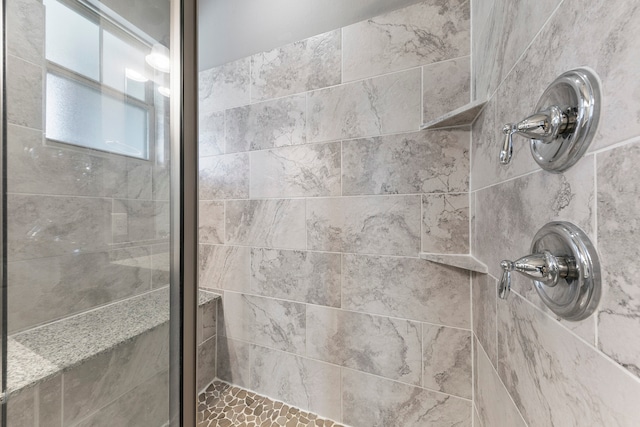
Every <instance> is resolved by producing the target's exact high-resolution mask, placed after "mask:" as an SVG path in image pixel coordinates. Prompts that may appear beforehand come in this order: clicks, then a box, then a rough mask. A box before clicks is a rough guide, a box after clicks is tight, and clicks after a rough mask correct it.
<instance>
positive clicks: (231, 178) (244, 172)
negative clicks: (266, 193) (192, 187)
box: [199, 153, 249, 200]
mask: <svg viewBox="0 0 640 427" xmlns="http://www.w3.org/2000/svg"><path fill="white" fill-rule="evenodd" d="M199 169H200V185H199V194H200V200H213V199H246V198H248V197H249V155H248V154H246V153H241V154H228V155H223V156H213V157H204V158H201V159H200V164H199Z"/></svg>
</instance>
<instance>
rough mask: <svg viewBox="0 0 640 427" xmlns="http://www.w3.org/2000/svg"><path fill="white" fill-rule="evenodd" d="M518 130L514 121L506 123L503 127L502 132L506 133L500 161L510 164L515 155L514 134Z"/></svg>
mask: <svg viewBox="0 0 640 427" xmlns="http://www.w3.org/2000/svg"><path fill="white" fill-rule="evenodd" d="M516 132H517V129H516V125H515V124H513V123H509V124H506V125H504V126H503V127H502V133H503V134H505V138H504V143H503V144H502V150H500V163H501V164H503V165H508V164H509V162H511V157H512V156H513V134H514V133H516Z"/></svg>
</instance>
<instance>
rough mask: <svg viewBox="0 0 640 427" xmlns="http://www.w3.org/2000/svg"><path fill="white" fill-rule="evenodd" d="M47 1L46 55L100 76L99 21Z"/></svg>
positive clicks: (56, 61)
mask: <svg viewBox="0 0 640 427" xmlns="http://www.w3.org/2000/svg"><path fill="white" fill-rule="evenodd" d="M44 5H45V7H46V56H47V59H48V60H49V61H52V62H55V63H56V64H59V65H62V66H63V67H66V68H69V69H70V70H73V71H75V72H77V73H79V74H82V75H85V76H87V77H89V78H92V79H94V80H100V28H99V27H98V25H97V24H96V23H94V22H91V21H90V20H89V19H87V18H85V17H84V16H82V15H80V14H78V13H77V12H75V11H73V10H71V9H69V8H68V7H66V6H64V5H62V4H60V3H59V2H57V1H55V0H45V1H44Z"/></svg>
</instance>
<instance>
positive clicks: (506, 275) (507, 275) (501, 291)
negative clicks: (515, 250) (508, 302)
mask: <svg viewBox="0 0 640 427" xmlns="http://www.w3.org/2000/svg"><path fill="white" fill-rule="evenodd" d="M500 267H502V278H501V279H500V287H499V288H498V296H499V297H500V298H501V299H507V297H508V296H509V292H511V272H512V271H513V263H512V262H511V261H507V260H504V261H502V262H501V263H500Z"/></svg>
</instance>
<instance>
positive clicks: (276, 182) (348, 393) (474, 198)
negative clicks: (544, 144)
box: [200, 0, 640, 426]
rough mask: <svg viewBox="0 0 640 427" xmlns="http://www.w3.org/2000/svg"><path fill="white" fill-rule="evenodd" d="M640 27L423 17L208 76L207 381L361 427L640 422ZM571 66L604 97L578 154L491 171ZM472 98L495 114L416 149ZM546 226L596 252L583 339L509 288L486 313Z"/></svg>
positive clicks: (613, 21) (615, 16)
mask: <svg viewBox="0 0 640 427" xmlns="http://www.w3.org/2000/svg"><path fill="white" fill-rule="evenodd" d="M599 20H602V21H603V22H599ZM470 21H473V25H470ZM639 22H640V8H639V7H638V6H637V5H635V4H633V3H632V2H625V1H616V2H614V3H611V2H603V1H590V2H587V3H586V4H585V3H578V2H576V1H570V0H564V1H560V0H547V1H545V2H543V4H542V5H540V4H538V3H536V5H535V7H534V4H533V3H532V2H516V3H511V2H507V1H504V0H478V1H475V2H472V5H471V6H470V5H469V4H468V3H466V2H448V3H446V4H445V3H443V2H435V1H426V2H421V3H417V4H415V5H412V6H409V7H406V8H404V9H399V10H397V11H394V12H391V13H387V14H385V15H382V16H378V17H375V18H372V19H370V20H367V21H363V22H360V23H356V24H354V25H350V26H347V27H344V28H342V29H339V30H335V31H330V32H328V33H325V34H321V35H318V36H315V37H311V38H309V39H305V40H302V41H299V42H296V43H293V44H291V45H287V46H283V47H280V48H277V49H274V50H272V51H268V52H262V53H258V54H255V55H252V56H251V57H248V58H243V59H240V60H237V61H234V62H231V63H228V64H224V65H222V66H219V67H216V68H213V69H208V70H204V71H201V73H200V96H201V98H200V106H201V117H200V124H201V130H200V136H201V137H200V149H201V151H200V156H201V170H200V176H201V188H200V198H201V202H200V203H201V204H200V209H201V223H200V236H201V237H200V243H201V247H200V284H201V286H202V287H205V288H209V289H214V290H216V291H218V292H221V293H222V294H223V295H224V297H223V303H222V305H221V307H220V308H219V314H220V321H219V323H218V327H219V330H218V349H217V364H216V370H217V371H216V374H217V376H218V378H221V379H222V380H225V381H228V382H230V383H233V384H236V385H238V386H241V387H246V388H248V389H251V390H254V391H257V392H258V393H262V394H266V395H268V396H270V397H273V398H275V399H279V400H282V401H284V402H285V403H287V404H290V405H294V406H298V407H301V408H303V409H306V410H310V411H313V412H316V413H318V414H321V415H322V416H325V417H328V418H331V419H334V420H337V421H339V422H343V423H345V424H348V425H354V426H360V425H367V426H369V425H385V426H387V425H402V426H409V425H446V426H450V425H471V424H472V423H473V424H474V425H475V426H480V425H482V426H517V425H522V426H525V425H531V426H533V425H541V426H548V425H556V426H559V425H562V426H565V425H635V424H637V423H638V422H640V419H639V418H638V416H637V411H636V410H634V404H635V403H636V402H637V396H638V395H639V393H640V382H639V381H638V378H637V376H638V372H639V370H638V368H637V366H638V365H640V361H638V359H637V355H638V354H640V349H639V348H637V346H636V345H635V343H636V342H640V340H639V339H637V338H638V337H637V333H636V331H637V330H640V328H638V323H637V310H636V307H635V303H634V302H633V301H634V300H635V299H634V297H635V296H636V294H637V292H635V290H634V284H633V277H635V276H637V274H636V273H637V271H636V270H637V269H636V267H635V263H634V259H635V257H637V251H636V249H635V248H636V247H637V246H639V245H638V242H636V240H637V239H636V236H635V235H636V234H637V233H636V232H635V231H636V230H635V229H636V228H637V227H636V226H635V224H636V222H637V221H635V217H636V216H637V212H638V209H639V208H640V206H638V202H637V200H638V192H639V190H638V180H637V179H636V178H635V175H636V174H634V173H633V165H634V164H635V163H637V161H635V160H634V159H635V158H636V157H638V156H639V155H640V151H638V149H637V144H638V143H637V141H636V139H637V136H638V121H637V120H635V116H636V115H637V114H636V113H637V111H638V101H637V96H636V95H637V94H636V93H635V92H637V91H634V90H633V88H635V87H637V84H636V83H635V74H636V72H635V70H636V69H637V68H638V65H640V64H638V59H637V55H635V54H634V52H635V49H634V43H633V40H635V39H636V38H637V33H638V31H639V28H640V24H639ZM471 28H473V31H471ZM585 28H599V31H596V32H595V33H594V34H593V35H592V34H590V33H585V31H586V30H584V29H585ZM471 32H472V33H473V34H471ZM560 41H561V42H560ZM579 66H588V67H591V68H593V69H594V70H595V71H596V72H597V73H598V74H599V76H600V78H601V79H602V86H603V91H604V99H603V109H602V119H601V122H600V127H599V131H598V134H597V136H596V139H595V141H594V142H593V144H592V147H591V149H590V151H589V152H588V153H587V155H586V156H585V157H584V158H583V159H582V160H581V161H580V162H579V163H578V164H577V165H576V166H574V167H573V168H572V169H570V170H569V171H567V172H565V173H563V174H559V175H556V174H551V173H548V172H544V171H541V170H540V169H539V168H538V167H537V166H536V165H535V163H534V162H533V161H532V159H531V158H530V156H528V155H526V151H528V148H527V147H525V145H526V144H525V143H524V142H523V141H517V142H516V147H515V151H516V152H515V156H514V161H513V163H512V164H511V165H509V166H508V167H504V166H501V165H499V162H498V152H499V145H500V144H501V143H502V138H501V136H500V133H499V130H500V128H501V125H502V124H504V123H507V122H511V121H514V120H516V119H519V118H521V117H524V116H526V115H528V114H530V113H531V112H532V109H533V106H534V105H535V104H534V103H535V102H536V100H537V99H538V96H539V95H540V94H541V93H542V91H543V90H544V88H545V87H546V86H547V84H548V83H549V82H550V81H551V80H553V79H554V78H555V77H556V76H557V75H559V74H560V73H562V72H563V71H566V70H568V69H571V68H576V67H579ZM470 100H478V101H484V100H488V103H487V104H486V105H485V107H484V108H483V110H482V112H481V114H480V115H479V117H478V118H477V119H476V120H475V122H474V124H473V126H472V128H471V129H469V128H464V127H462V128H455V129H447V130H440V131H428V132H425V131H423V132H418V131H417V130H418V128H419V126H420V123H422V122H426V121H429V120H432V119H434V118H436V117H438V116H440V115H442V114H445V113H447V112H449V111H451V110H453V109H455V108H457V107H460V106H462V105H464V104H467V103H468V102H469V101H470ZM625 113H626V114H625ZM622 120H625V121H624V122H623V121H622ZM634 138H636V139H634ZM552 220H568V221H571V222H573V223H575V224H577V225H578V226H579V227H581V228H582V229H583V230H585V231H586V232H587V234H588V235H589V236H590V237H591V238H592V239H593V240H594V242H596V243H597V246H598V250H599V252H600V256H601V259H602V264H603V268H604V273H603V279H604V280H603V281H604V286H605V289H606V291H605V294H604V296H603V301H602V303H601V305H600V308H599V311H598V312H597V315H595V316H593V317H590V318H588V319H586V320H584V321H582V322H578V323H571V322H566V321H559V320H557V319H556V318H555V317H554V316H552V315H550V312H549V311H548V310H546V309H545V308H543V307H542V305H541V303H540V301H539V299H538V297H537V295H536V294H535V292H534V291H533V288H532V287H531V284H530V282H529V281H527V280H526V279H523V278H520V277H518V278H514V285H513V286H514V291H515V292H516V295H514V296H513V298H511V299H510V300H509V301H507V302H505V301H498V299H497V296H496V277H498V276H499V274H500V270H499V262H500V260H501V259H505V258H510V257H511V259H512V258H513V257H516V256H521V255H524V254H525V253H528V252H527V251H528V249H529V244H530V241H531V238H532V236H533V234H534V233H535V232H536V231H537V230H538V228H539V227H540V226H542V225H543V224H545V223H546V222H548V221H552ZM420 252H428V253H438V254H467V253H471V254H473V255H474V256H475V257H477V258H478V259H480V260H481V261H483V262H484V263H485V264H486V265H487V266H488V267H489V274H480V273H473V274H472V276H471V287H469V275H468V273H466V272H465V271H464V270H459V269H456V268H450V267H445V266H441V265H438V264H433V263H430V262H427V261H424V260H421V259H419V258H418V254H419V253H420ZM614 260H623V263H622V264H623V265H622V267H619V268H620V270H614V269H613V268H612V265H614V263H613V262H614ZM617 268H618V267H617ZM470 292H471V297H470ZM470 299H471V300H472V301H470ZM471 303H473V310H471V307H470V306H471ZM472 348H473V357H472V361H471V360H470V359H469V357H470V356H469V355H470V354H471V353H472ZM585 373H588V374H587V375H585ZM471 382H473V384H471ZM472 402H473V403H472ZM470 407H472V408H473V409H472V411H471V412H472V414H471V415H470V414H469V408H470Z"/></svg>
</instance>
